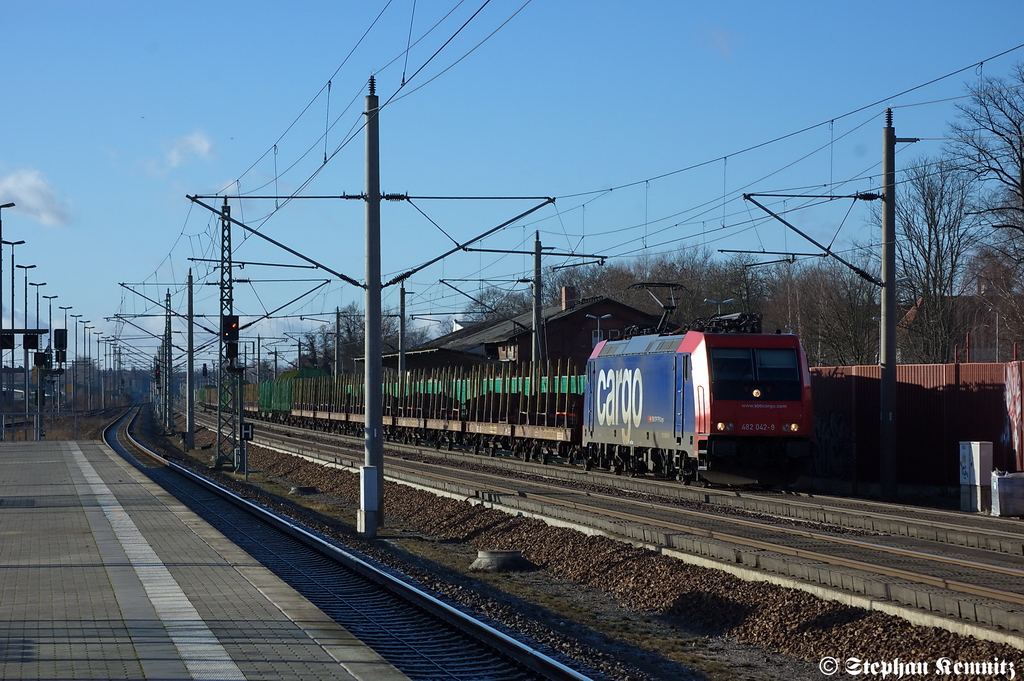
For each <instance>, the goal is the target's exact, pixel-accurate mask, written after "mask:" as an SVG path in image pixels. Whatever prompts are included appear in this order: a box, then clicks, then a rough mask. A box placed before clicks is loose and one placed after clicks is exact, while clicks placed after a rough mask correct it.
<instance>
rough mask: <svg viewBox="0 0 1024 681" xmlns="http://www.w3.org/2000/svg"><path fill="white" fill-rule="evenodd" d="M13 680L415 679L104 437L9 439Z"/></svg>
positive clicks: (1, 569)
mask: <svg viewBox="0 0 1024 681" xmlns="http://www.w3.org/2000/svg"><path fill="white" fill-rule="evenodd" d="M0 678H4V679H151V680H152V679H161V680H163V679H167V680H170V679H217V680H225V681H228V680H233V679H247V680H253V679H275V680H276V679H296V680H305V679H318V680H319V679H349V680H351V679H374V680H375V681H376V680H390V679H405V678H407V677H406V676H405V675H403V674H402V673H401V672H399V671H398V670H396V669H395V668H394V667H392V666H391V665H390V664H388V663H387V662H386V661H384V660H383V659H382V658H381V657H380V656H379V655H377V654H376V653H375V652H373V651H372V650H370V649H369V648H367V647H366V646H364V645H363V644H362V643H361V642H360V641H358V640H356V639H355V638H354V637H353V636H352V635H351V634H349V633H348V632H347V631H346V630H345V629H344V628H342V627H341V626H340V625H338V624H337V623H335V622H334V621H333V620H331V619H330V618H329V617H327V616H326V615H325V614H323V613H322V612H321V611H320V610H319V609H318V608H317V607H315V606H314V605H312V604H311V603H310V602H309V601H308V600H306V599H305V598H304V597H303V596H301V595H300V594H298V593H297V592H296V591H294V590H293V589H292V588H291V587H289V586H287V585H286V584H284V583H283V582H282V581H281V580H280V579H278V578H277V577H276V576H275V575H273V574H272V573H271V572H270V571H268V570H267V569H265V568H263V567H262V566H261V565H259V564H258V563H256V561H254V560H253V559H252V558H251V557H250V556H249V555H248V554H246V553H245V552H243V551H242V550H241V549H239V548H238V547H236V546H235V545H234V544H232V543H231V542H230V541H228V540H227V539H226V538H225V537H224V536H223V535H222V534H220V533H219V532H218V531H216V530H215V529H213V528H212V527H210V526H209V525H208V524H207V523H205V522H204V521H202V520H201V519H199V518H198V517H197V516H196V515H195V514H193V513H192V512H191V511H189V510H188V509H186V508H185V507H184V506H183V505H181V504H180V503H179V502H178V501H177V500H175V499H174V498H173V497H171V496H170V495H168V494H167V493H166V492H164V491H163V490H162V489H160V488H159V487H158V486H157V485H155V484H153V483H152V482H150V481H149V480H148V479H147V478H146V477H145V476H144V475H142V474H141V473H140V472H139V471H137V470H136V469H134V468H133V467H132V466H131V465H129V464H128V463H127V462H125V461H124V460H123V459H121V458H120V457H119V456H117V455H116V454H115V453H113V452H112V451H111V450H110V449H109V448H108V447H106V446H105V445H103V444H102V443H100V442H25V443H22V442H3V443H0Z"/></svg>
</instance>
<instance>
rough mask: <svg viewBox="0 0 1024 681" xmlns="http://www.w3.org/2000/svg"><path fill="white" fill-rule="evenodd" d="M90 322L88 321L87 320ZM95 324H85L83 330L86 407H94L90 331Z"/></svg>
mask: <svg viewBox="0 0 1024 681" xmlns="http://www.w3.org/2000/svg"><path fill="white" fill-rule="evenodd" d="M86 324H88V322H86ZM95 328H96V327H95V326H83V327H82V331H84V332H85V343H84V345H83V346H82V348H83V349H84V350H85V408H86V409H92V361H91V355H90V353H89V337H90V334H89V331H90V329H95Z"/></svg>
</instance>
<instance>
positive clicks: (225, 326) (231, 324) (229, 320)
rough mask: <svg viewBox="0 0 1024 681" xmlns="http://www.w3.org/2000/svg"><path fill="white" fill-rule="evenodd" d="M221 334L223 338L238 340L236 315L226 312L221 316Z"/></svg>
mask: <svg viewBox="0 0 1024 681" xmlns="http://www.w3.org/2000/svg"><path fill="white" fill-rule="evenodd" d="M220 330H221V336H222V337H223V338H224V340H226V341H228V342H230V341H237V340H238V315H236V314H226V315H224V316H223V317H222V318H221V324H220Z"/></svg>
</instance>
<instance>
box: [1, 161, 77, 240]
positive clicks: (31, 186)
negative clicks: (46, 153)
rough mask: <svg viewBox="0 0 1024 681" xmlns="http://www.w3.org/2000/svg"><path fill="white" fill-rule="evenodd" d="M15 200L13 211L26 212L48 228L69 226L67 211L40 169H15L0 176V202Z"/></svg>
mask: <svg viewBox="0 0 1024 681" xmlns="http://www.w3.org/2000/svg"><path fill="white" fill-rule="evenodd" d="M11 201H13V202H14V203H16V204H17V206H16V207H15V208H14V210H16V211H18V212H19V213H26V214H28V215H29V216H30V217H32V218H33V219H35V220H36V221H37V222H39V223H40V224H42V225H46V226H47V227H62V226H64V225H66V224H67V223H68V209H67V206H65V205H64V203H62V202H61V201H59V200H58V199H57V196H56V194H55V193H54V191H53V187H51V186H50V183H49V182H47V181H46V178H45V177H43V174H42V173H41V172H39V171H38V170H16V171H14V172H13V173H11V174H10V175H5V176H3V177H0V203H8V202H11Z"/></svg>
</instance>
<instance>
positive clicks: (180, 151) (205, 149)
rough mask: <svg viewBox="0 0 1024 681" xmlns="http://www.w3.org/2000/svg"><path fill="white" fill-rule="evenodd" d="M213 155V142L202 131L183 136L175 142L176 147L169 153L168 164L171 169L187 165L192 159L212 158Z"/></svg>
mask: <svg viewBox="0 0 1024 681" xmlns="http://www.w3.org/2000/svg"><path fill="white" fill-rule="evenodd" d="M212 154H213V142H211V141H210V138H209V137H207V136H206V133H205V132H203V131H202V130H196V131H195V132H193V133H192V134H191V135H182V136H181V137H179V138H178V139H176V140H174V146H173V147H172V148H171V150H170V151H169V152H167V164H168V165H169V166H170V167H171V168H177V167H178V166H180V165H182V164H183V163H186V162H187V161H188V160H189V159H191V158H202V159H206V158H210V156H212Z"/></svg>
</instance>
